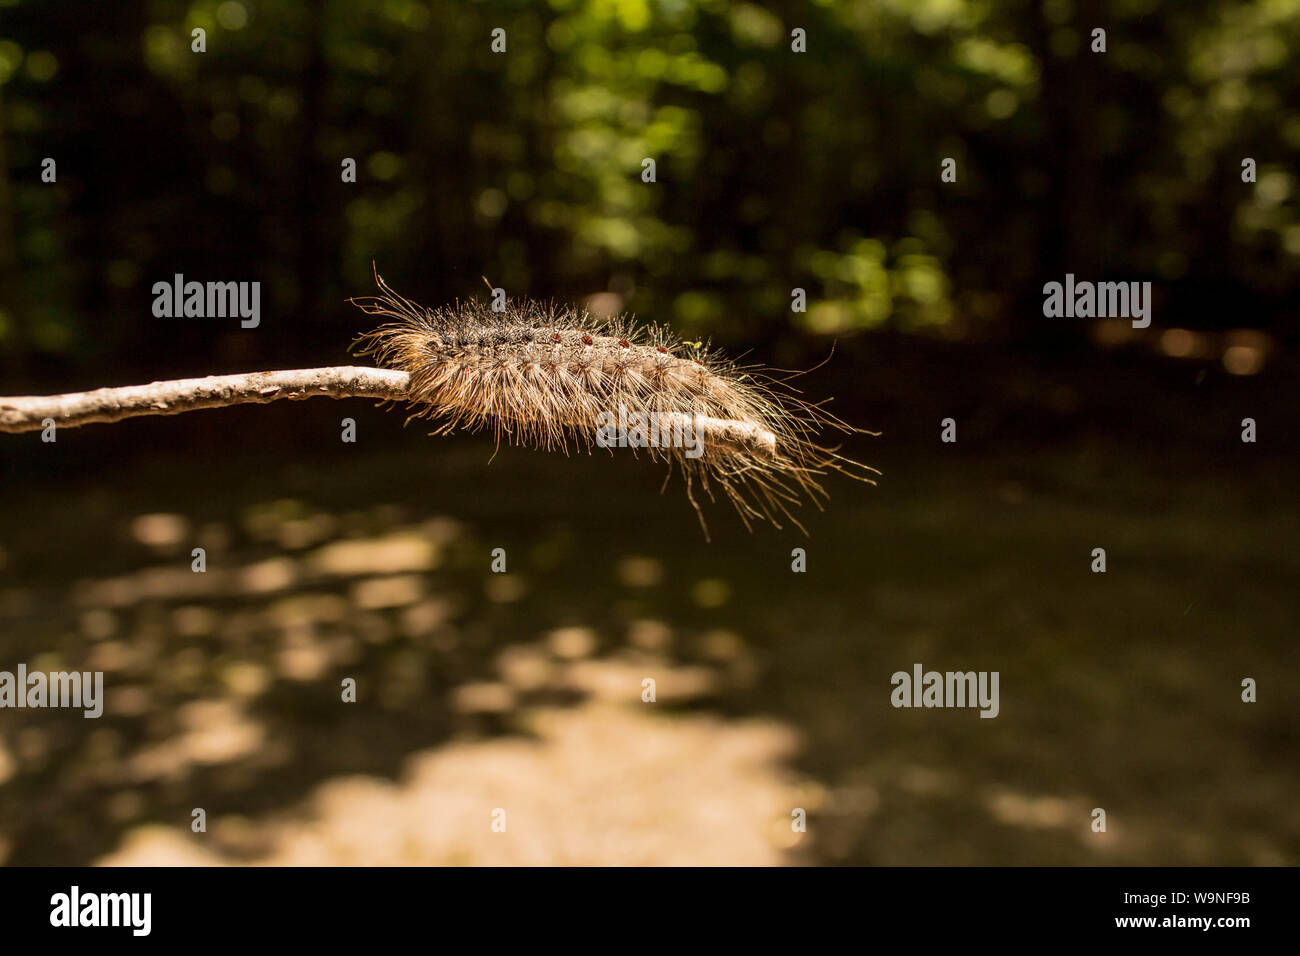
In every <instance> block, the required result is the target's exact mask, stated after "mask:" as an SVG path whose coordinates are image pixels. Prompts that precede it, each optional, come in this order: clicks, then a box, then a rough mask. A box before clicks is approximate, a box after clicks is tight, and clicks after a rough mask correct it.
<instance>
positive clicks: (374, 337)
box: [351, 272, 879, 537]
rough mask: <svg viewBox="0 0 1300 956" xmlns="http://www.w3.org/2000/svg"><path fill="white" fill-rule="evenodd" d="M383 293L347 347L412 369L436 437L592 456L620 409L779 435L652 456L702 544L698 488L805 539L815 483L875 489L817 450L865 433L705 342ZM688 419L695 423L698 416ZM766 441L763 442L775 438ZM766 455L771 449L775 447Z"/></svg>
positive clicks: (829, 452)
mask: <svg viewBox="0 0 1300 956" xmlns="http://www.w3.org/2000/svg"><path fill="white" fill-rule="evenodd" d="M375 282H376V284H377V285H378V287H379V294H378V295H374V296H366V297H361V298H355V299H352V300H351V301H352V302H353V304H355V305H356V306H358V307H359V308H360V309H361V310H362V311H364V312H366V313H367V314H368V315H376V316H384V317H387V318H388V319H389V320H390V321H388V322H386V323H385V324H383V325H381V326H379V327H378V328H377V329H375V330H374V331H372V332H369V333H366V334H365V335H362V336H360V337H359V338H358V339H357V340H356V342H354V343H353V351H354V352H356V354H358V355H368V356H371V357H372V358H373V359H374V360H375V361H376V362H377V363H378V364H379V365H380V366H382V367H385V368H391V369H397V370H400V371H404V372H406V373H407V374H408V375H409V376H410V386H409V390H408V394H409V400H410V402H411V414H410V417H409V418H408V419H407V420H408V422H409V421H411V420H413V419H428V420H430V421H432V422H434V423H435V425H436V427H435V429H434V431H433V432H432V434H437V435H442V434H448V433H450V432H451V431H453V430H454V429H456V428H464V429H466V430H468V431H479V430H481V429H485V428H486V429H488V430H490V431H491V433H492V435H493V437H494V438H495V440H496V442H497V444H498V445H499V444H500V442H501V441H502V439H504V440H506V441H507V442H508V443H510V444H516V445H524V446H528V447H532V448H540V449H544V450H546V451H562V452H564V453H565V454H568V452H569V448H570V445H571V444H572V445H573V447H574V448H578V449H581V448H584V447H585V448H586V449H587V450H590V448H591V446H592V445H593V444H596V436H597V434H598V432H599V430H600V428H601V421H602V419H601V414H602V413H615V412H617V411H618V410H619V409H620V408H621V407H622V408H626V409H628V410H631V411H634V412H644V413H651V414H654V415H658V416H705V417H708V418H712V419H726V420H729V421H730V422H739V423H745V424H746V425H753V426H757V427H758V428H759V429H762V430H765V431H766V432H769V433H770V436H771V435H774V436H775V438H776V448H775V453H768V454H758V453H757V452H756V451H754V450H751V449H747V448H746V447H745V446H744V445H743V444H741V445H738V446H736V447H729V448H727V449H726V452H725V453H722V452H721V450H720V449H710V448H708V447H707V446H706V447H705V449H704V453H703V454H702V455H700V456H699V457H691V456H689V455H688V454H687V453H686V448H684V447H681V446H678V445H673V444H665V445H659V446H655V445H651V446H650V447H647V448H644V449H642V450H644V451H646V452H647V453H648V455H649V457H650V458H651V459H652V460H662V461H666V462H668V464H669V474H668V476H666V477H665V486H666V485H667V482H668V479H669V478H671V475H672V472H673V470H680V472H681V474H682V476H683V479H684V481H685V485H686V496H687V500H688V501H689V502H690V503H691V505H692V506H693V507H694V508H695V511H696V514H697V515H698V516H699V519H700V524H701V526H702V527H703V528H704V533H705V536H706V537H707V536H708V526H707V524H706V523H705V521H704V513H703V510H702V509H701V508H700V505H699V502H698V501H697V500H696V497H695V493H694V492H695V483H696V482H698V483H699V486H700V488H701V489H702V490H703V492H704V494H705V495H706V496H707V497H708V499H709V500H710V501H714V500H716V499H715V498H714V487H715V486H716V487H717V488H718V489H720V490H721V491H722V493H723V494H725V495H726V496H727V497H728V498H729V499H730V500H731V502H732V504H733V505H734V506H735V508H736V511H737V512H738V513H739V515H740V518H741V520H742V521H743V522H744V524H745V527H746V528H749V529H751V530H752V527H753V525H752V522H753V521H768V522H771V523H772V524H773V525H775V526H776V527H777V528H780V527H781V523H782V521H783V520H787V521H789V522H791V523H792V524H793V525H794V526H795V527H797V528H799V529H800V530H801V531H805V533H806V530H805V529H804V527H803V525H802V524H800V522H799V521H798V519H797V518H796V517H795V515H794V512H793V510H792V509H794V508H797V507H798V506H799V505H801V504H802V502H803V501H804V500H808V501H811V502H812V503H813V504H815V505H816V506H817V507H818V508H819V509H820V508H821V507H822V503H823V501H824V500H825V499H826V498H827V494H826V491H825V489H824V488H823V487H822V484H821V481H820V479H821V478H822V477H824V476H825V475H826V474H828V473H830V472H839V473H841V474H844V475H847V476H849V477H852V478H855V479H857V480H860V481H865V482H868V483H870V484H875V482H874V481H873V480H872V479H871V477H870V475H871V474H879V472H878V471H876V469H874V468H871V467H869V466H867V465H863V464H861V463H859V462H856V461H853V460H852V459H849V458H845V457H842V456H841V455H839V454H838V448H830V447H825V446H823V445H820V444H818V443H817V441H816V436H817V435H818V433H819V432H821V431H822V430H823V429H826V428H830V429H832V430H836V431H840V432H843V433H863V434H872V433H870V432H863V430H862V429H857V428H854V427H852V426H850V425H848V424H845V423H844V422H843V421H841V420H840V419H839V418H837V417H836V416H834V415H832V414H831V413H830V412H828V411H826V410H825V408H823V407H822V406H823V405H824V404H825V403H824V402H819V403H815V404H814V403H810V402H807V401H804V400H803V399H802V398H800V397H799V393H798V390H797V389H795V388H794V387H793V386H791V385H790V384H789V380H790V378H794V377H796V376H797V375H798V374H802V373H790V374H789V375H788V376H787V377H786V378H776V377H775V376H774V375H773V373H772V371H771V370H768V369H765V368H763V367H761V366H758V365H745V366H742V365H738V364H736V363H735V362H733V361H731V360H728V359H726V358H725V357H723V356H721V355H718V354H716V353H715V352H713V351H712V349H711V348H710V347H709V346H708V345H707V344H704V343H693V344H691V345H690V346H688V345H686V344H684V343H682V342H681V341H680V340H679V339H677V338H676V336H674V335H673V333H672V332H671V331H670V330H669V329H667V328H665V327H663V326H660V325H651V326H648V327H645V328H641V327H638V326H636V325H635V324H634V323H633V322H632V320H631V318H630V317H625V316H618V317H613V318H604V317H600V318H597V317H595V316H592V315H591V314H589V313H587V312H586V311H579V310H577V309H574V308H572V307H570V306H565V305H562V304H559V303H555V302H538V301H534V300H509V301H507V302H506V307H505V311H503V312H495V311H493V310H492V308H491V307H489V306H488V305H486V304H484V303H482V302H478V301H474V300H470V301H466V302H462V301H459V300H457V301H456V302H454V303H453V304H451V305H449V306H444V307H442V308H437V309H428V308H425V307H424V306H421V305H418V304H417V303H415V302H412V301H411V300H410V299H408V298H406V297H405V296H402V295H400V294H398V293H397V292H395V291H393V289H392V288H391V287H390V286H389V285H388V283H387V282H385V281H384V279H383V277H382V276H380V275H379V274H378V272H376V273H375ZM692 420H694V419H693V418H692ZM770 436H769V443H770ZM768 451H769V452H770V449H768Z"/></svg>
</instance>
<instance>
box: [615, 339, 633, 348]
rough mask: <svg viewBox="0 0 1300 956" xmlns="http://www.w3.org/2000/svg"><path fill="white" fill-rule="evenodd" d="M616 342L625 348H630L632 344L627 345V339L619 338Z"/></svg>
mask: <svg viewBox="0 0 1300 956" xmlns="http://www.w3.org/2000/svg"><path fill="white" fill-rule="evenodd" d="M618 344H619V345H621V346H623V348H625V349H630V348H631V347H632V346H630V345H628V342H627V339H619V340H618Z"/></svg>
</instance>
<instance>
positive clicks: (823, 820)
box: [0, 442, 1300, 865]
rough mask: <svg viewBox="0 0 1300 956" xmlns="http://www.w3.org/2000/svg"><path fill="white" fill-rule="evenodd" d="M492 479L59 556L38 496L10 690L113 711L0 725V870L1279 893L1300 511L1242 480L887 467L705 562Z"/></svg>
mask: <svg viewBox="0 0 1300 956" xmlns="http://www.w3.org/2000/svg"><path fill="white" fill-rule="evenodd" d="M481 452H482V449H481V448H480V447H478V446H477V445H476V444H475V443H473V442H468V443H465V444H464V445H455V444H454V443H448V444H447V445H445V446H439V447H438V448H437V453H438V459H437V460H438V463H439V468H441V469H443V470H444V472H445V477H442V478H440V479H439V480H438V482H437V487H438V494H437V495H436V496H430V495H428V494H425V493H424V492H425V486H426V484H427V483H428V482H427V480H426V479H425V478H424V476H422V475H419V474H415V475H413V476H412V477H407V476H406V473H408V472H412V471H413V470H414V469H411V468H409V467H408V468H407V469H406V470H405V472H404V471H403V470H402V469H401V468H398V467H395V466H394V464H393V462H391V461H385V460H383V459H382V458H380V459H379V460H376V461H374V462H362V463H359V464H358V463H353V464H350V465H348V466H347V467H339V468H337V469H332V470H327V471H322V472H315V473H312V474H311V476H310V482H311V485H310V486H311V488H312V489H313V490H312V493H311V494H307V493H301V494H299V495H298V496H297V497H288V496H285V495H284V494H283V493H280V494H276V495H265V494H259V493H258V492H257V491H256V490H255V488H254V487H253V486H250V485H249V484H247V483H241V481H238V480H233V478H232V473H231V472H222V471H221V470H220V469H208V468H206V467H200V466H178V467H183V468H186V469H188V470H186V471H184V474H185V475H186V476H187V477H186V478H185V479H184V481H185V482H186V483H187V484H182V485H181V486H180V488H179V490H174V491H173V490H171V489H173V488H176V487H177V482H176V481H175V479H173V478H170V477H169V476H168V475H166V474H160V475H159V476H158V478H157V481H156V483H155V484H154V485H152V486H142V487H139V488H129V489H124V490H122V491H120V492H115V493H114V494H113V495H110V496H107V497H106V496H104V495H103V494H102V493H96V495H94V496H89V497H87V498H86V499H85V501H83V502H80V503H78V501H77V500H76V499H75V498H70V499H69V502H70V503H69V505H68V506H67V507H66V508H64V509H61V510H58V511H56V512H50V513H48V515H47V517H46V519H45V520H46V521H47V523H51V524H52V527H46V526H44V525H38V524H35V523H31V522H29V521H27V520H25V517H24V514H25V511H28V510H36V509H37V508H38V507H39V502H41V501H42V500H44V498H43V495H44V494H45V492H44V491H42V490H39V489H37V490H33V491H31V492H30V494H31V496H32V497H31V498H30V499H29V501H28V502H27V503H26V504H24V503H23V502H22V501H19V502H18V503H17V504H16V505H15V507H14V508H13V509H11V510H9V511H7V512H5V513H4V514H0V538H3V545H2V550H0V555H2V559H3V562H4V567H3V572H4V573H3V577H0V634H3V639H2V640H0V669H6V668H9V669H12V668H13V667H14V666H16V664H17V663H18V662H26V664H27V665H28V667H29V668H30V669H42V670H59V669H77V670H102V671H103V672H104V674H105V707H104V716H103V717H102V718H100V719H98V720H86V719H83V718H82V716H81V714H80V712H75V711H54V710H8V711H5V712H3V713H0V861H3V862H7V863H11V864H15V863H16V864H32V863H89V862H105V863H159V864H162V863H168V862H178V863H258V864H268V863H317V862H320V863H349V864H351V863H452V864H455V863H465V864H473V863H503V864H504V863H524V864H534V863H559V862H563V863H574V864H613V863H634V862H640V863H655V864H673V863H679V864H687V863H714V864H745V863H753V864H795V865H799V864H807V863H858V864H861V863H886V864H890V863H892V864H917V863H955V864H963V863H1074V864H1089V863H1100V864H1131V863H1239V864H1276V863H1287V862H1294V861H1295V860H1296V859H1297V858H1298V857H1300V850H1298V848H1300V811H1298V810H1297V808H1296V804H1295V801H1294V799H1293V795H1294V792H1295V787H1296V785H1297V783H1298V781H1297V777H1296V774H1297V769H1296V767H1295V764H1294V760H1293V759H1290V757H1289V754H1290V753H1291V752H1292V750H1291V744H1292V743H1293V741H1294V729H1293V728H1294V719H1293V714H1294V708H1295V706H1296V705H1297V691H1296V689H1295V688H1294V687H1287V686H1280V685H1278V684H1277V683H1276V682H1275V681H1274V682H1271V683H1270V684H1269V685H1268V686H1267V688H1266V691H1265V693H1263V694H1261V702H1260V703H1259V704H1257V705H1249V706H1247V705H1243V704H1242V703H1241V702H1240V700H1239V688H1238V684H1239V680H1240V677H1241V676H1242V675H1245V674H1254V675H1262V676H1267V675H1270V674H1276V673H1279V672H1282V671H1283V669H1284V668H1285V666H1286V665H1285V661H1286V660H1287V659H1288V655H1289V654H1290V653H1291V651H1290V649H1289V643H1288V640H1287V635H1288V633H1289V632H1288V627H1289V625H1290V623H1292V622H1293V621H1294V610H1295V595H1294V589H1293V582H1294V579H1295V574H1296V573H1297V568H1296V560H1297V558H1296V555H1295V554H1294V553H1293V552H1290V551H1288V550H1287V540H1288V539H1287V537H1286V533H1285V528H1286V521H1284V520H1282V516H1281V514H1280V512H1281V511H1284V510H1286V509H1291V510H1290V511H1289V512H1288V514H1291V515H1293V514H1294V504H1293V503H1290V502H1286V501H1282V500H1280V499H1279V498H1278V496H1277V495H1275V494H1274V493H1273V490H1272V489H1271V486H1270V485H1269V484H1268V482H1266V481H1262V482H1260V483H1257V484H1255V485H1250V484H1248V483H1247V484H1245V485H1241V486H1239V487H1237V488H1236V489H1235V490H1234V491H1233V492H1232V493H1230V494H1229V493H1225V491H1224V487H1223V486H1222V484H1221V483H1219V482H1217V481H1216V480H1215V479H1214V477H1213V476H1208V477H1204V478H1196V477H1187V478H1183V477H1179V478H1178V479H1177V480H1176V481H1174V480H1167V482H1166V484H1164V485H1162V486H1161V487H1160V488H1158V489H1148V486H1147V485H1146V484H1144V481H1143V480H1135V479H1134V478H1133V476H1132V475H1131V474H1127V475H1126V474H1125V473H1124V470H1123V469H1124V465H1123V463H1122V461H1120V460H1119V459H1115V460H1114V461H1109V462H1107V464H1106V470H1107V471H1108V470H1109V469H1112V468H1113V469H1114V471H1115V475H1114V476H1113V477H1108V476H1107V473H1106V471H1103V470H1100V466H1099V465H1098V464H1097V463H1096V461H1095V460H1093V459H1092V458H1091V457H1090V456H1092V454H1093V452H1092V450H1086V455H1085V456H1084V457H1083V458H1081V459H1080V460H1074V459H1071V458H1070V457H1069V456H1066V455H1061V456H1059V457H1056V458H1052V457H1044V458H1038V459H1034V460H1033V462H1032V463H1028V464H1027V463H1026V462H1025V461H1024V460H1016V459H1007V460H1005V461H1002V462H999V463H990V462H984V463H983V465H982V467H981V469H978V470H974V471H971V472H969V473H964V474H948V473H939V474H930V473H927V472H925V471H924V470H921V471H916V472H913V473H911V474H900V469H899V468H898V467H897V466H895V468H894V469H893V471H892V472H891V478H892V479H893V482H894V483H893V484H890V485H882V486H881V488H879V489H873V490H872V493H871V494H870V495H866V494H859V495H856V496H855V495H853V494H849V493H845V492H843V490H842V489H841V490H840V492H839V497H838V498H837V499H836V511H835V513H834V515H830V516H827V517H826V519H825V520H824V521H822V522H821V524H820V525H819V526H817V527H816V529H815V533H814V536H813V537H812V538H811V539H806V538H802V537H796V536H793V535H786V534H784V533H781V534H777V533H774V532H765V533H760V534H755V535H753V536H752V537H751V536H743V535H742V534H740V533H734V534H733V533H732V532H730V531H724V532H719V533H717V534H716V535H715V543H714V544H712V545H706V544H704V543H703V541H702V538H701V537H700V536H699V534H698V529H697V528H696V527H695V526H694V525H693V524H692V523H691V522H692V521H693V518H692V516H691V515H690V514H689V512H688V511H687V509H685V508H683V514H682V515H680V516H678V517H680V518H681V520H680V521H677V520H664V521H660V522H648V523H647V522H641V521H628V522H627V523H626V526H625V527H624V530H623V531H622V532H621V533H620V534H618V535H611V534H610V527H611V524H610V517H609V516H610V515H621V514H622V513H623V512H622V511H620V508H622V506H623V504H624V503H625V502H626V501H627V500H629V499H630V498H633V499H635V500H637V501H638V502H639V501H641V500H642V496H645V497H644V500H645V501H646V502H648V503H652V504H653V503H655V502H656V499H654V498H653V497H652V496H653V493H654V491H655V490H656V489H657V478H656V476H654V475H648V474H644V473H643V472H642V471H638V470H636V469H635V468H629V470H628V471H627V472H626V474H627V476H629V478H630V479H631V480H636V481H641V480H644V481H645V484H646V487H644V488H642V487H638V488H636V489H635V490H634V491H629V490H628V489H627V488H626V487H623V485H622V484H621V482H620V480H610V479H609V477H608V476H605V477H603V478H601V479H600V480H594V479H592V478H590V477H589V478H588V479H587V480H584V481H583V482H580V483H578V484H579V486H580V487H581V495H580V498H579V503H580V506H579V507H575V506H574V504H573V502H574V498H573V491H572V489H573V487H574V486H575V481H574V478H573V477H572V476H571V474H570V472H572V471H574V470H581V469H588V471H585V472H581V473H582V474H584V475H588V476H598V477H599V476H600V475H601V473H600V472H597V471H595V470H594V466H590V465H588V464H587V463H586V462H585V461H584V460H577V461H570V460H565V459H563V458H561V457H558V456H545V455H528V454H526V453H517V452H512V451H505V450H503V452H502V453H501V455H500V458H499V460H498V461H497V462H496V463H495V464H493V465H492V466H491V467H490V468H488V467H486V466H485V465H484V464H483V462H482V460H481V459H482V457H483V456H482V454H480V453H481ZM231 468H232V469H235V468H237V469H238V471H237V472H235V473H236V474H251V473H255V472H256V469H255V468H252V467H250V466H247V465H238V466H237V465H232V466H231ZM395 476H396V477H395ZM643 476H644V478H643ZM283 480H284V479H283V476H276V475H268V477H267V482H268V483H271V482H273V481H278V482H281V483H283ZM602 482H603V483H602ZM458 483H459V484H458ZM516 486H524V487H529V488H533V489H536V490H537V491H536V494H535V495H534V496H533V497H532V498H531V499H529V500H527V501H522V502H521V501H519V500H518V499H517V498H516V497H513V496H512V495H511V494H510V489H511V488H514V487H516ZM357 487H366V488H370V489H372V491H371V494H372V495H373V496H374V497H375V498H376V499H377V503H374V504H370V505H367V506H365V507H357V506H356V504H355V498H356V488H357ZM1147 496H1154V497H1155V498H1158V499H1159V501H1160V503H1161V504H1160V507H1159V508H1154V507H1152V506H1151V503H1150V501H1148V500H1146V499H1147ZM1207 500H1213V501H1214V503H1215V508H1214V509H1212V510H1210V509H1206V507H1205V505H1204V503H1205V502H1206V501H1207ZM186 502H194V504H193V505H192V506H190V505H186ZM391 502H403V504H393V503H391ZM453 506H454V507H453ZM665 507H668V505H665ZM451 514H455V517H454V518H453V517H451ZM684 529H685V531H689V537H688V536H686V534H685V531H684ZM1098 542H1105V543H1106V545H1107V546H1108V547H1109V549H1110V553H1111V559H1112V568H1111V570H1110V571H1109V572H1108V574H1107V575H1104V576H1101V575H1097V576H1094V575H1090V574H1089V573H1088V570H1087V568H1088V564H1087V560H1086V558H1087V555H1088V553H1089V550H1090V548H1091V547H1092V546H1094V545H1095V544H1096V543H1098ZM796 545H797V546H800V547H805V548H806V549H807V551H808V567H809V570H808V572H807V573H804V574H794V573H792V572H791V567H790V550H791V548H792V547H793V546H796ZM194 548H203V549H205V555H204V558H205V561H206V570H205V571H203V572H202V573H197V572H195V571H194V570H193V562H194V560H195V557H194V554H193V549H194ZM496 548H502V549H504V552H505V554H506V562H507V568H506V570H505V571H504V572H503V573H494V572H493V571H492V570H491V564H492V561H493V557H492V555H493V552H494V549H496ZM1081 556H1082V557H1081ZM1243 569H1249V573H1248V574H1247V573H1244V572H1243ZM913 662H923V663H924V664H925V665H926V666H927V667H929V666H934V667H938V668H941V669H947V668H949V667H959V668H962V669H966V668H974V669H991V670H998V671H1000V673H1001V676H1002V684H1001V686H1002V704H1001V712H1000V714H999V716H998V717H997V718H996V719H995V720H984V719H981V718H980V717H979V716H978V714H977V713H975V712H974V711H969V710H967V711H953V710H946V711H938V710H897V709H895V708H893V707H892V706H891V705H890V680H889V677H890V674H891V672H893V671H895V670H898V669H900V668H909V667H910V666H911V665H912V663H913ZM347 681H355V693H356V700H355V702H347V701H345V700H344V695H345V692H346V682H347ZM647 681H650V682H653V683H652V684H647ZM651 698H653V699H651ZM196 808H202V810H203V811H204V812H205V814H206V820H207V829H206V832H202V833H196V832H193V831H192V830H191V822H192V819H193V813H194V811H195V809H196ZM1095 808H1103V809H1104V810H1105V811H1106V814H1107V829H1106V831H1105V832H1094V831H1093V829H1092V828H1091V826H1090V824H1091V822H1092V814H1093V811H1094V809H1095ZM497 809H500V810H503V811H504V813H505V820H506V829H505V831H504V832H495V831H494V830H493V829H492V824H493V821H494V818H493V815H492V814H493V811H494V810H497ZM804 814H806V820H807V832H800V831H799V829H798V828H797V827H796V826H792V822H794V821H795V820H796V819H798V818H799V817H800V816H801V815H804Z"/></svg>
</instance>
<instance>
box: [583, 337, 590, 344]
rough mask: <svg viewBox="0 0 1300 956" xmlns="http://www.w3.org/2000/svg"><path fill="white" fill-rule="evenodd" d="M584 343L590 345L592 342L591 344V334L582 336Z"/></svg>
mask: <svg viewBox="0 0 1300 956" xmlns="http://www.w3.org/2000/svg"><path fill="white" fill-rule="evenodd" d="M582 344H583V345H590V344H591V336H590V335H584V336H583V337H582Z"/></svg>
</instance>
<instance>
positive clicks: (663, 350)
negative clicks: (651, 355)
mask: <svg viewBox="0 0 1300 956" xmlns="http://www.w3.org/2000/svg"><path fill="white" fill-rule="evenodd" d="M655 348H657V349H658V350H659V351H660V352H663V353H664V355H667V354H668V350H667V349H666V348H664V347H663V346H662V345H656V346H655Z"/></svg>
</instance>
